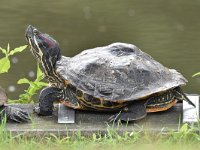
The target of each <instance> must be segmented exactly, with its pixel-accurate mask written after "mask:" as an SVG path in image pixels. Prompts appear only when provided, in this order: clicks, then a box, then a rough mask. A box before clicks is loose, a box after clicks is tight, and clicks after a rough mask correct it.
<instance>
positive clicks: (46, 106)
mask: <svg viewBox="0 0 200 150" xmlns="http://www.w3.org/2000/svg"><path fill="white" fill-rule="evenodd" d="M62 98H63V91H62V89H59V88H56V87H47V88H44V89H42V91H41V92H40V96H39V107H35V109H34V111H35V112H36V113H37V114H38V115H41V116H49V115H52V113H53V102H55V101H58V100H61V99H62Z"/></svg>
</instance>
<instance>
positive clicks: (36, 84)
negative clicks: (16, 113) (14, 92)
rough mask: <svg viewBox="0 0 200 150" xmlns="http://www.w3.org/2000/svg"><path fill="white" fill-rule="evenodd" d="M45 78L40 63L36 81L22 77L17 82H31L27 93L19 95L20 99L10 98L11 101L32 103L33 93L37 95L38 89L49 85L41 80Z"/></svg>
mask: <svg viewBox="0 0 200 150" xmlns="http://www.w3.org/2000/svg"><path fill="white" fill-rule="evenodd" d="M43 78H44V75H43V73H42V71H41V70H40V67H39V65H38V67H37V77H36V79H35V80H34V81H30V80H28V79H26V78H23V79H20V80H19V81H18V82H17V84H29V87H28V89H27V90H25V93H23V94H20V95H19V100H10V101H9V103H32V102H34V101H33V98H32V97H33V95H35V94H36V92H37V91H38V90H40V89H41V88H42V87H44V86H48V84H47V83H45V82H42V81H41V80H42V79H43Z"/></svg>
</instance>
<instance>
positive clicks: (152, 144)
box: [0, 123, 200, 150]
mask: <svg viewBox="0 0 200 150" xmlns="http://www.w3.org/2000/svg"><path fill="white" fill-rule="evenodd" d="M199 129H200V128H199V125H196V126H193V125H191V126H189V125H188V124H184V125H183V126H181V127H180V129H179V131H178V132H173V131H169V132H168V133H167V134H161V133H158V134H154V135H152V134H149V133H148V132H134V131H133V132H130V133H128V132H125V133H123V134H122V135H119V134H118V133H117V132H116V130H115V129H112V128H111V127H108V129H107V133H106V134H104V135H102V134H100V133H99V134H95V133H94V134H93V135H91V136H82V135H81V132H77V133H75V134H74V135H72V136H66V137H59V136H55V135H53V134H50V135H49V136H45V137H27V136H23V135H18V136H13V135H12V134H10V133H9V132H6V131H5V123H3V124H2V125H1V127H0V149H1V150H2V149H12V148H13V149H15V150H18V149H19V150H26V149H27V150H38V149H48V150H51V149H52V150H57V149H58V150H60V149H61V150H62V149H63V150H64V149H65V150H66V149H70V150H74V149H81V150H94V149H95V150H100V149H106V150H107V149H108V150H109V149H116V150H121V149H126V150H133V149H139V150H146V149H148V150H151V149H152V150H155V149H162V150H165V149H166V150H168V149H171V150H172V149H181V150H186V149H187V150H190V149H191V150H192V149H199V148H200V134H199Z"/></svg>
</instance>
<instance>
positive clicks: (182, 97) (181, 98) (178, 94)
mask: <svg viewBox="0 0 200 150" xmlns="http://www.w3.org/2000/svg"><path fill="white" fill-rule="evenodd" d="M174 93H175V98H176V99H177V100H179V101H186V102H188V103H189V104H190V105H192V106H194V107H196V106H195V104H194V103H193V102H192V101H191V100H190V99H189V98H187V96H186V95H185V93H183V91H182V89H181V88H180V87H177V88H175V89H174Z"/></svg>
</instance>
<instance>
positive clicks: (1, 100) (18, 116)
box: [0, 87, 30, 123]
mask: <svg viewBox="0 0 200 150" xmlns="http://www.w3.org/2000/svg"><path fill="white" fill-rule="evenodd" d="M7 99H8V98H7V95H6V93H5V91H4V89H3V88H1V87H0V122H2V121H3V118H4V117H6V120H10V121H14V122H18V123H21V122H27V121H29V120H30V118H29V116H28V113H27V112H26V111H24V110H22V109H20V108H17V107H13V106H9V105H6V102H7ZM4 119H5V118H4Z"/></svg>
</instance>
